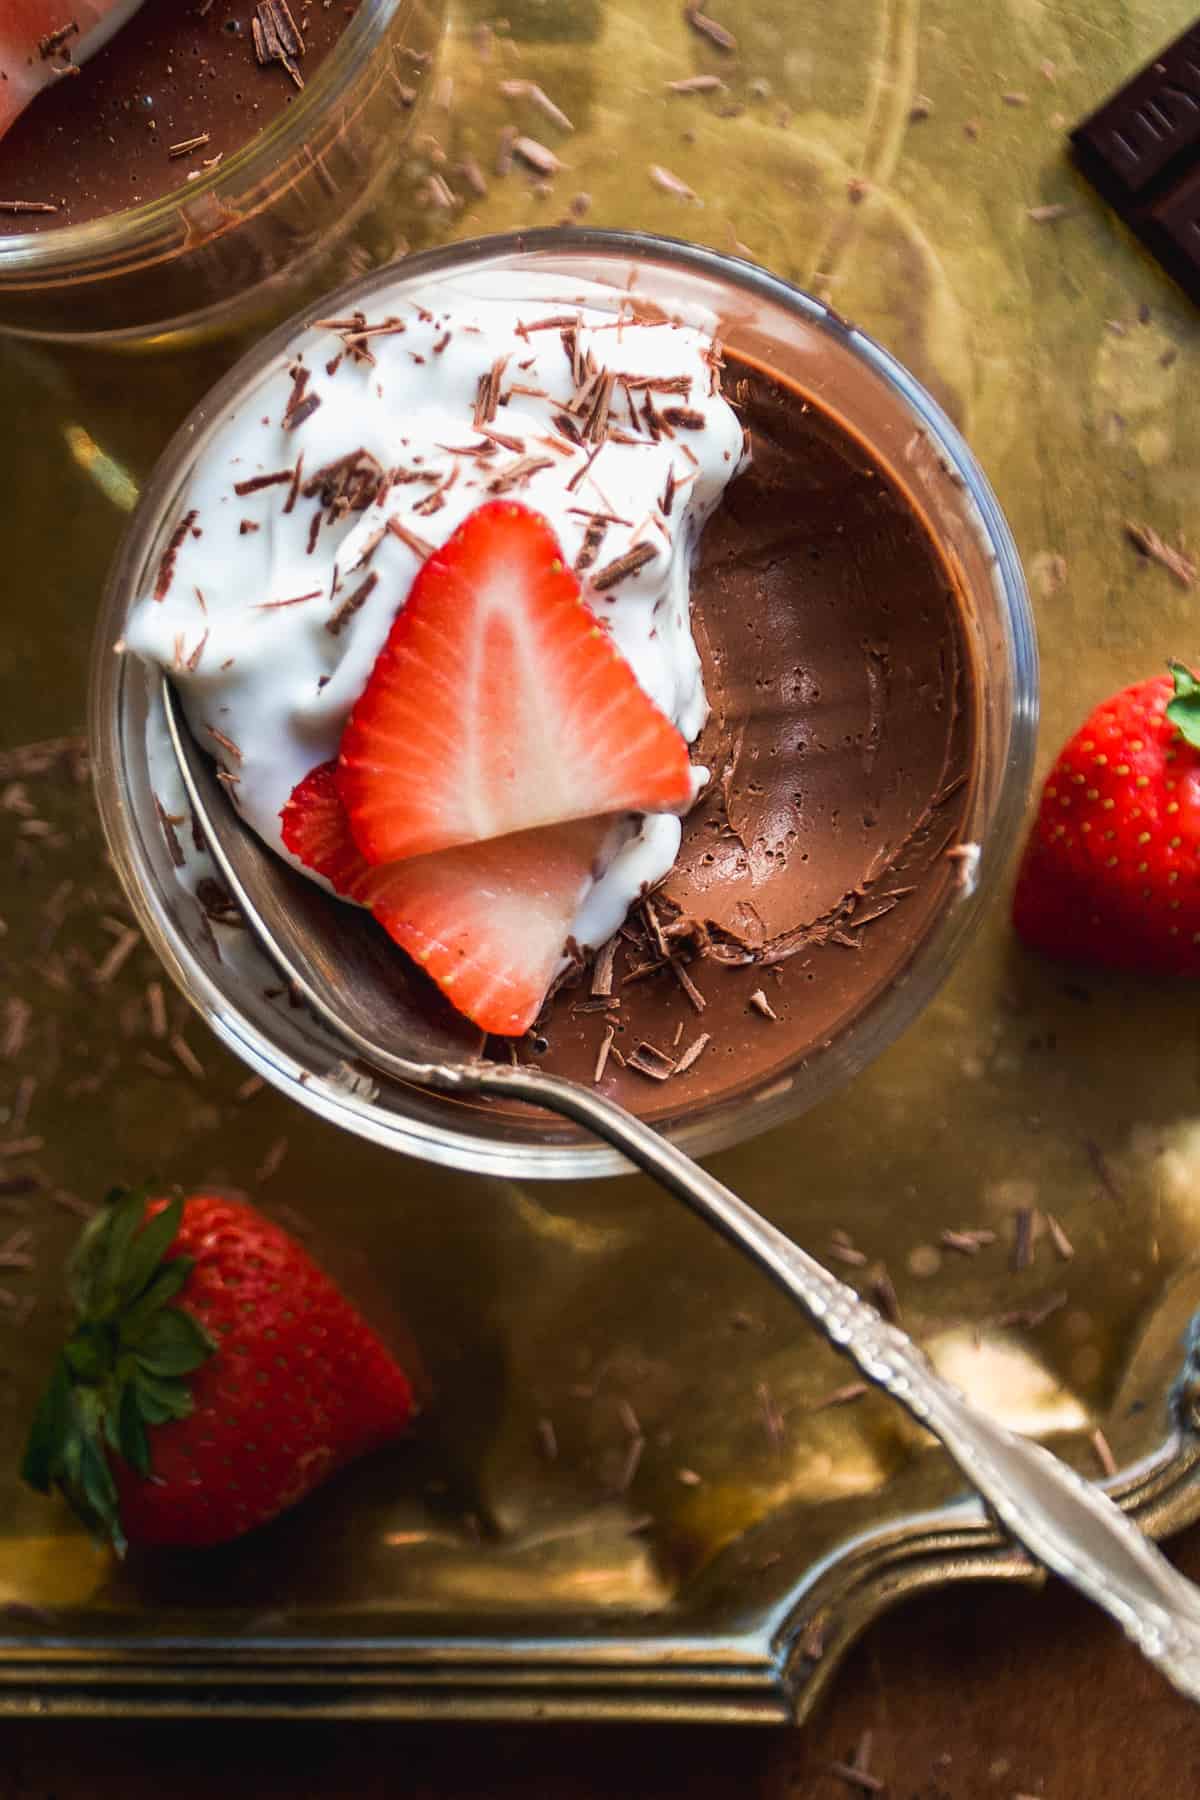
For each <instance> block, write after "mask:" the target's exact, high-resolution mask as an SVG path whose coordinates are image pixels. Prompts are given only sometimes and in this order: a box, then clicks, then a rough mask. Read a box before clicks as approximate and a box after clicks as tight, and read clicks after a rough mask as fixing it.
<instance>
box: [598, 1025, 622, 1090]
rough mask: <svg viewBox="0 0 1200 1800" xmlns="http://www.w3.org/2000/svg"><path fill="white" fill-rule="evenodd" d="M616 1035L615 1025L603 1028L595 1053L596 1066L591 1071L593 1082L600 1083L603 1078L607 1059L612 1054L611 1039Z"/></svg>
mask: <svg viewBox="0 0 1200 1800" xmlns="http://www.w3.org/2000/svg"><path fill="white" fill-rule="evenodd" d="M616 1035H617V1028H616V1026H615V1025H608V1026H606V1027H605V1031H604V1038H603V1040H602V1042H601V1045H600V1048H599V1050H598V1051H597V1053H596V1066H595V1068H594V1069H593V1071H592V1080H593V1081H594V1082H595V1081H602V1080H603V1078H604V1071H605V1069H606V1068H607V1067H608V1059H609V1056H610V1054H611V1052H612V1047H613V1039H614V1038H615V1037H616Z"/></svg>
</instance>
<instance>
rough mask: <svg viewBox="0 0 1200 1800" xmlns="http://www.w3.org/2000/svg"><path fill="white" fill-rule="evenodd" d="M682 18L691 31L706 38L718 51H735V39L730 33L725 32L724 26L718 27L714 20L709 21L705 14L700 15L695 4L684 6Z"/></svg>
mask: <svg viewBox="0 0 1200 1800" xmlns="http://www.w3.org/2000/svg"><path fill="white" fill-rule="evenodd" d="M683 16H684V18H685V19H686V20H687V22H688V24H689V25H690V26H691V28H692V30H693V31H698V32H699V33H700V36H701V37H706V38H707V39H708V41H709V43H710V44H715V45H716V46H717V49H718V50H736V49H737V39H736V38H735V37H734V35H733V33H732V31H726V29H725V27H724V25H719V24H718V23H717V21H716V20H715V19H710V18H709V17H708V15H707V13H702V12H701V11H700V8H699V7H698V6H696V5H695V4H691V5H688V6H685V7H684V9H683Z"/></svg>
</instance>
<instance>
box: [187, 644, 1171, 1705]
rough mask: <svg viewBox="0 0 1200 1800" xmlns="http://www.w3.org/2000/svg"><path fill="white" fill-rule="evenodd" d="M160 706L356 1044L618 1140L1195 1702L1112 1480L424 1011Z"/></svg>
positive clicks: (647, 1133)
mask: <svg viewBox="0 0 1200 1800" xmlns="http://www.w3.org/2000/svg"><path fill="white" fill-rule="evenodd" d="M162 704H163V708H164V711H165V713H166V719H167V725H168V727H169V730H170V735H171V742H172V745H173V747H174V750H175V755H176V758H177V759H178V762H179V768H180V773H181V774H182V776H183V781H184V785H185V787H186V788H187V792H188V797H189V799H190V800H191V803H192V807H193V809H194V811H195V815H196V819H197V822H198V823H199V825H200V827H201V829H202V831H203V833H204V836H205V838H206V839H207V840H208V848H209V851H210V853H211V855H212V858H213V861H214V862H215V863H216V865H217V867H218V868H219V870H220V871H221V874H222V876H223V878H224V880H225V882H226V884H227V886H228V888H229V890H230V892H231V893H232V894H233V896H234V898H235V899H236V900H237V902H238V904H239V906H240V907H241V909H242V912H243V914H244V915H245V920H246V924H247V925H248V926H249V928H250V929H251V931H253V932H254V934H255V935H256V936H257V938H258V939H259V942H260V943H261V945H262V947H263V949H264V950H265V951H266V952H267V954H268V956H270V957H271V959H272V961H273V962H275V963H276V965H277V966H278V968H279V969H280V971H281V973H282V974H283V975H285V976H286V977H287V979H288V980H289V981H290V982H292V983H293V984H294V986H295V987H296V988H297V989H298V990H299V992H300V993H301V994H302V995H303V997H304V999H305V1000H306V1001H307V1002H308V1004H309V1005H310V1006H311V1007H312V1009H313V1011H314V1012H315V1013H317V1014H318V1016H319V1017H320V1018H321V1019H323V1020H324V1022H325V1023H326V1024H327V1025H328V1026H329V1027H330V1028H331V1029H332V1030H333V1031H334V1032H336V1034H337V1035H338V1037H339V1038H340V1039H341V1040H342V1042H343V1043H344V1044H345V1045H346V1046H347V1048H348V1049H350V1050H353V1051H354V1052H355V1054H356V1055H357V1056H358V1057H360V1058H361V1059H362V1060H363V1061H364V1062H365V1063H367V1064H369V1065H370V1066H371V1067H373V1068H375V1069H377V1070H380V1071H382V1072H383V1073H384V1074H386V1075H389V1076H392V1077H394V1078H395V1079H396V1080H398V1081H404V1082H409V1083H416V1084H417V1085H418V1086H422V1087H429V1088H435V1089H439V1090H441V1091H442V1092H449V1093H457V1094H473V1095H477V1094H490V1095H495V1096H497V1097H499V1098H504V1099H507V1100H523V1101H526V1102H529V1103H532V1104H533V1105H535V1106H541V1107H545V1108H547V1109H548V1110H549V1111H551V1112H555V1113H559V1114H561V1115H562V1116H563V1117H564V1118H568V1119H573V1120H574V1121H575V1122H576V1123H577V1124H579V1125H583V1126H585V1127H586V1128H587V1129H588V1130H589V1131H592V1132H594V1133H595V1135H596V1136H597V1137H599V1138H603V1139H604V1140H605V1141H606V1142H608V1143H610V1144H615V1145H616V1147H617V1148H618V1149H619V1150H621V1151H622V1152H623V1153H624V1154H625V1155H626V1156H627V1157H628V1158H629V1160H630V1162H632V1163H635V1164H636V1165H637V1167H638V1168H639V1169H642V1170H644V1172H645V1173H646V1174H647V1175H650V1176H652V1177H653V1178H654V1180H655V1181H657V1182H659V1183H660V1185H661V1186H663V1187H665V1188H666V1189H667V1190H668V1192H670V1193H672V1194H674V1195H675V1196H676V1197H677V1198H678V1199H680V1200H683V1201H684V1202H685V1203H686V1204H687V1205H688V1206H690V1207H691V1208H692V1210H693V1211H694V1212H697V1213H699V1214H700V1216H701V1218H703V1219H705V1220H707V1222H708V1223H709V1224H710V1225H713V1226H715V1227H716V1229H717V1230H718V1231H720V1232H722V1233H723V1234H724V1236H725V1237H727V1238H729V1239H731V1240H732V1241H733V1243H735V1244H736V1245H738V1247H739V1248H740V1249H742V1250H744V1251H745V1252H746V1253H747V1254H748V1255H749V1256H750V1257H752V1258H753V1260H754V1261H755V1262H756V1263H758V1265H759V1267H760V1268H761V1269H763V1270H764V1271H765V1272H766V1273H767V1274H768V1275H769V1276H771V1278H772V1279H773V1280H774V1281H775V1282H776V1283H777V1285H778V1286H779V1287H781V1288H783V1289H784V1291H785V1292H786V1293H788V1294H790V1295H791V1297H792V1299H793V1300H797V1301H799V1303H800V1305H801V1306H802V1307H803V1308H804V1310H805V1311H806V1312H807V1313H808V1315H809V1317H810V1318H811V1319H812V1320H813V1322H814V1323H815V1324H816V1326H817V1327H818V1329H819V1330H820V1331H823V1332H824V1334H825V1336H826V1337H827V1338H828V1339H829V1341H830V1343H831V1344H833V1346H834V1347H835V1349H837V1350H840V1351H841V1352H842V1353H843V1354H844V1355H845V1356H848V1357H849V1358H850V1359H851V1360H852V1361H853V1362H855V1363H857V1364H858V1367H859V1368H860V1369H861V1371H862V1373H863V1374H864V1375H865V1376H866V1377H867V1379H868V1381H871V1382H874V1383H875V1385H876V1386H877V1387H880V1388H883V1389H884V1390H885V1391H886V1392H887V1393H889V1394H891V1395H892V1397H893V1398H894V1399H896V1400H898V1401H899V1402H900V1404H901V1406H903V1407H905V1408H906V1409H907V1411H908V1412H910V1413H911V1414H912V1416H913V1418H914V1419H916V1420H917V1421H918V1422H919V1423H920V1424H921V1425H923V1426H925V1427H926V1429H927V1430H929V1431H931V1432H932V1433H933V1434H934V1436H935V1437H937V1438H938V1439H940V1441H941V1443H942V1444H943V1446H944V1447H945V1449H946V1450H947V1451H948V1452H949V1454H950V1455H951V1456H952V1457H953V1459H954V1461H955V1462H956V1463H957V1464H958V1467H959V1468H960V1469H961V1470H962V1472H963V1474H964V1475H965V1476H966V1477H967V1480H968V1481H969V1482H970V1483H971V1484H972V1486H974V1487H975V1488H976V1489H978V1491H979V1493H980V1494H981V1495H982V1497H983V1499H984V1500H985V1501H986V1503H987V1505H988V1506H989V1507H990V1508H991V1510H992V1512H993V1513H994V1514H995V1516H996V1517H997V1518H998V1519H999V1520H1000V1521H1001V1523H1002V1524H1004V1525H1005V1526H1006V1527H1007V1529H1008V1530H1009V1531H1010V1532H1011V1534H1012V1536H1013V1537H1014V1538H1016V1540H1017V1541H1018V1543H1020V1544H1022V1545H1023V1546H1024V1548H1025V1549H1026V1550H1028V1551H1029V1553H1030V1554H1031V1555H1032V1556H1033V1557H1035V1558H1036V1559H1037V1561H1038V1562H1040V1563H1043V1564H1044V1565H1045V1566H1046V1567H1047V1568H1048V1569H1052V1570H1053V1571H1054V1573H1055V1574H1057V1575H1060V1576H1062V1577H1063V1578H1064V1580H1066V1581H1069V1582H1071V1583H1072V1584H1073V1585H1074V1586H1075V1587H1077V1588H1078V1589H1079V1590H1080V1591H1081V1592H1082V1593H1084V1594H1086V1595H1088V1597H1089V1598H1090V1599H1092V1600H1094V1601H1095V1602H1096V1604H1097V1605H1098V1606H1101V1607H1103V1608H1104V1609H1105V1611H1106V1612H1108V1613H1110V1614H1111V1615H1112V1617H1113V1618H1114V1619H1115V1620H1116V1621H1117V1623H1118V1624H1119V1625H1120V1626H1121V1627H1122V1629H1123V1630H1124V1631H1125V1632H1126V1634H1127V1635H1128V1636H1129V1637H1130V1638H1131V1639H1132V1640H1133V1642H1134V1643H1135V1644H1136V1645H1137V1646H1138V1648H1139V1649H1140V1650H1141V1651H1142V1652H1143V1654H1144V1655H1145V1656H1147V1657H1148V1658H1149V1660H1150V1661H1151V1662H1153V1663H1156V1664H1157V1665H1158V1667H1159V1668H1160V1669H1161V1670H1162V1672H1163V1674H1164V1675H1165V1676H1166V1677H1167V1678H1168V1680H1169V1681H1171V1682H1173V1683H1174V1685H1175V1686H1176V1687H1177V1688H1178V1689H1179V1690H1180V1692H1182V1693H1184V1694H1187V1695H1189V1696H1190V1697H1191V1698H1192V1699H1200V1590H1197V1589H1196V1588H1194V1587H1193V1586H1192V1584H1191V1583H1190V1582H1188V1581H1187V1580H1185V1579H1184V1577H1183V1576H1181V1575H1179V1574H1177V1573H1176V1571H1175V1570H1174V1569H1173V1568H1172V1567H1171V1565H1170V1563H1169V1562H1168V1561H1167V1560H1166V1558H1165V1557H1164V1556H1163V1555H1162V1554H1161V1553H1160V1552H1159V1551H1158V1550H1157V1549H1156V1548H1155V1547H1154V1545H1153V1544H1151V1543H1150V1542H1149V1541H1148V1539H1146V1538H1145V1537H1144V1536H1143V1535H1142V1533H1141V1532H1140V1531H1139V1530H1138V1529H1137V1527H1136V1526H1135V1525H1134V1524H1132V1523H1131V1521H1130V1520H1129V1519H1127V1518H1126V1517H1125V1515H1124V1514H1123V1513H1122V1512H1121V1510H1120V1509H1119V1507H1117V1506H1116V1505H1114V1503H1113V1502H1112V1501H1111V1500H1110V1499H1109V1498H1108V1496H1107V1495H1106V1494H1105V1493H1104V1492H1103V1491H1102V1490H1101V1489H1100V1488H1098V1487H1096V1486H1094V1485H1093V1484H1092V1483H1091V1482H1088V1481H1085V1480H1084V1479H1083V1477H1082V1476H1080V1475H1077V1474H1076V1473H1075V1471H1074V1470H1073V1469H1070V1468H1068V1467H1067V1465H1066V1464H1065V1463H1063V1462H1060V1461H1059V1459H1058V1458H1057V1457H1055V1456H1052V1455H1051V1454H1050V1453H1049V1451H1047V1450H1044V1449H1042V1448H1041V1446H1040V1445H1038V1444H1034V1443H1030V1442H1029V1441H1028V1439H1026V1438H1021V1437H1017V1436H1016V1435H1015V1434H1014V1433H1012V1432H1010V1431H1006V1430H1005V1429H1004V1428H1003V1426H1000V1425H997V1424H995V1423H994V1422H993V1421H992V1420H991V1419H988V1418H986V1417H985V1416H984V1414H982V1413H980V1412H977V1411H976V1410H975V1408H974V1407H972V1406H970V1405H968V1403H967V1402H966V1400H964V1398H963V1396H962V1395H961V1394H960V1393H959V1392H958V1390H957V1389H956V1388H953V1387H951V1385H950V1384H949V1383H948V1382H946V1381H944V1380H943V1379H942V1377H941V1376H940V1375H938V1374H936V1373H935V1371H934V1369H933V1367H932V1366H931V1364H930V1363H929V1362H928V1361H927V1359H926V1357H925V1356H924V1354H923V1353H922V1352H921V1351H920V1350H919V1349H918V1348H917V1346H916V1344H914V1343H913V1341H912V1339H911V1338H909V1337H907V1336H906V1335H905V1333H904V1332H902V1331H899V1330H897V1328H896V1327H895V1326H894V1325H890V1324H888V1323H887V1321H886V1320H885V1319H884V1318H883V1317H882V1316H881V1315H880V1314H879V1313H878V1312H876V1310H875V1309H874V1307H872V1306H870V1305H868V1304H867V1302H866V1301H864V1300H862V1299H860V1298H859V1296H858V1294H856V1293H855V1291H854V1289H853V1288H850V1287H847V1286H846V1284H845V1283H844V1282H842V1281H839V1280H838V1279H837V1277H836V1276H834V1275H831V1274H830V1273H829V1272H828V1270H826V1269H824V1268H822V1267H821V1265H820V1263H818V1262H816V1261H815V1260H814V1259H813V1258H812V1257H811V1256H809V1255H808V1254H807V1253H806V1252H805V1251H804V1250H801V1249H800V1248H799V1246H798V1245H796V1244H794V1243H792V1242H791V1240H790V1239H789V1238H786V1237H785V1236H784V1235H783V1233H782V1232H781V1231H777V1230H776V1229H775V1227H774V1226H773V1225H770V1224H768V1223H767V1221H766V1220H765V1219H763V1218H760V1217H759V1215H758V1214H757V1213H756V1212H754V1211H753V1209H752V1208H751V1207H749V1206H747V1205H746V1203H745V1201H744V1200H739V1199H738V1197H737V1195H736V1194H733V1193H731V1192H730V1190H729V1189H728V1188H727V1187H724V1186H722V1184H721V1183H720V1182H719V1181H717V1180H715V1179H714V1178H713V1176H711V1175H709V1174H708V1173H707V1172H706V1171H705V1170H704V1169H702V1168H701V1167H700V1165H699V1164H698V1163H694V1162H693V1161H692V1159H691V1158H690V1157H689V1156H687V1155H685V1154H684V1152H683V1151H682V1150H679V1149H677V1148H676V1147H675V1145H673V1144H671V1143H668V1141H667V1140H666V1139H665V1138H663V1137H661V1136H660V1135H659V1133H658V1132H656V1131H655V1130H653V1128H652V1127H650V1126H649V1125H645V1124H643V1123H642V1121H641V1120H640V1119H637V1118H634V1117H633V1115H632V1114H631V1113H627V1112H626V1111H625V1110H624V1109H623V1108H622V1107H620V1106H618V1105H616V1103H615V1102H614V1101H612V1100H608V1099H606V1098H605V1097H604V1096H603V1095H601V1094H598V1093H596V1092H594V1091H593V1090H591V1089H588V1088H584V1087H579V1086H577V1085H576V1084H575V1083H574V1082H572V1081H566V1080H563V1079H562V1078H561V1077H560V1076H557V1075H548V1074H544V1073H543V1072H542V1071H541V1070H538V1069H531V1068H527V1067H517V1068H513V1067H507V1066H505V1065H503V1064H495V1063H486V1062H480V1061H479V1060H478V1059H477V1057H476V1056H475V1054H474V1049H473V1046H474V1044H475V1042H476V1041H477V1034H475V1035H474V1036H469V1035H468V1033H467V1031H466V1028H465V1026H464V1029H463V1031H462V1033H461V1034H459V1033H456V1032H455V1031H454V1030H453V1028H451V1027H445V1028H443V1027H440V1026H436V1025H431V1024H430V1023H429V1022H428V1021H427V1020H425V1019H423V1018H421V1016H420V1015H419V1014H417V1013H416V1012H415V1011H414V1010H413V1009H412V1007H411V1005H410V1004H408V1003H407V1002H406V1000H405V997H404V993H403V990H402V988H401V987H400V986H399V985H398V984H397V982H396V980H395V974H394V972H395V970H396V969H397V967H398V952H396V951H395V949H394V948H393V947H392V946H391V945H390V944H388V942H387V941H386V940H385V939H384V937H383V934H382V933H377V932H368V931H352V930H347V929H346V911H345V908H344V907H343V906H341V905H340V904H339V903H338V902H336V901H334V900H331V899H330V898H329V896H328V895H327V894H325V892H324V891H323V890H322V889H320V888H318V887H317V886H316V885H315V884H314V883H313V882H310V881H305V880H303V879H302V878H301V877H299V876H297V875H296V873H295V871H294V870H292V869H289V868H288V866H287V864H286V863H284V862H283V861H282V860H281V859H280V858H279V857H277V856H275V855H273V854H272V853H271V852H270V851H268V850H267V849H265V847H264V846H263V845H262V844H261V843H260V841H259V840H258V838H256V837H255V836H254V835H253V833H252V832H251V831H250V830H249V829H248V827H247V826H245V825H244V824H243V823H242V822H241V820H240V819H239V818H238V817H237V814H236V812H235V810H234V808H233V807H232V806H231V805H230V804H229V802H228V800H227V798H226V796H225V794H224V793H223V792H222V790H221V787H220V784H219V783H218V782H217V780H216V778H215V776H214V774H213V771H212V767H211V764H210V763H209V761H208V759H207V757H206V756H204V755H203V753H202V752H201V751H200V750H199V749H198V748H197V746H196V744H195V743H194V742H193V740H192V737H191V735H190V733H189V732H188V730H187V728H186V726H185V725H184V724H183V722H182V718H181V714H180V710H179V707H178V703H177V701H176V698H175V693H174V690H173V688H172V687H171V684H170V682H169V681H168V680H167V678H166V677H165V676H164V677H163V680H162Z"/></svg>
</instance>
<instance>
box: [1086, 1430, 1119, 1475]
mask: <svg viewBox="0 0 1200 1800" xmlns="http://www.w3.org/2000/svg"><path fill="white" fill-rule="evenodd" d="M1091 1443H1092V1449H1093V1450H1094V1451H1095V1452H1096V1461H1097V1462H1098V1463H1099V1464H1100V1467H1101V1470H1102V1471H1103V1473H1104V1474H1105V1475H1106V1476H1107V1477H1108V1478H1109V1479H1110V1480H1111V1479H1112V1477H1113V1476H1114V1475H1115V1474H1116V1473H1117V1459H1116V1457H1115V1456H1114V1455H1113V1453H1112V1446H1111V1445H1110V1444H1109V1441H1108V1439H1107V1438H1106V1437H1105V1435H1104V1433H1103V1432H1102V1431H1101V1429H1100V1427H1099V1426H1098V1425H1097V1427H1096V1429H1095V1431H1093V1433H1092V1438H1091Z"/></svg>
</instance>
